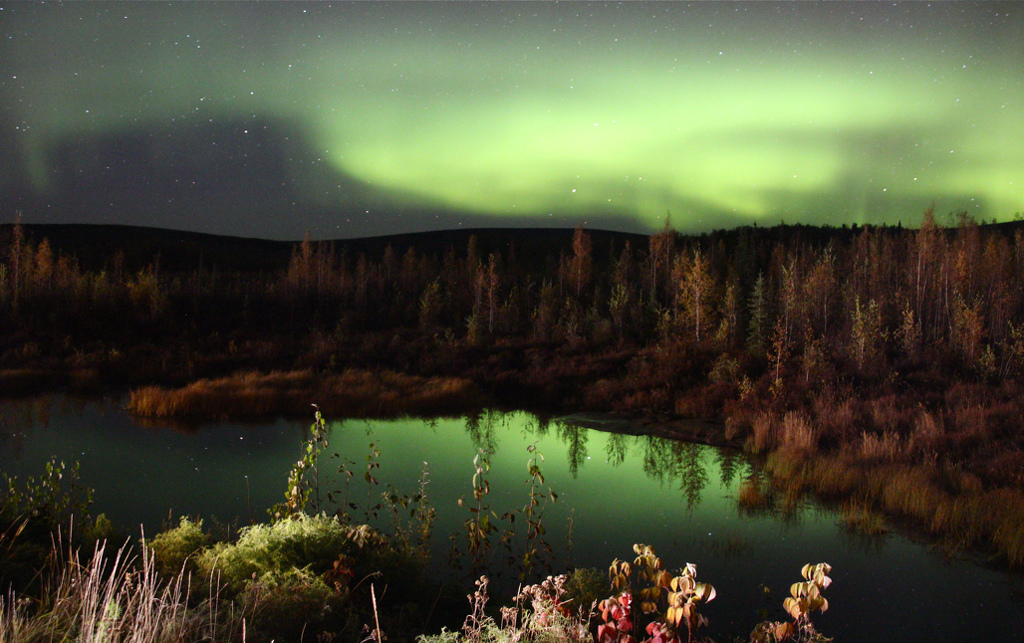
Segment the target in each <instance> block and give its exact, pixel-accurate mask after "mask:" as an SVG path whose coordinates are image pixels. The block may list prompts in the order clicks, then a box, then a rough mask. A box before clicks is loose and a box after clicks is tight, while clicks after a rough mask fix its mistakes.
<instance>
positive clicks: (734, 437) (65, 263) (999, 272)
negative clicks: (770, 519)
mask: <svg viewBox="0 0 1024 643" xmlns="http://www.w3.org/2000/svg"><path fill="white" fill-rule="evenodd" d="M89 239H92V241H88V240H89ZM100 240H102V243H101V241H100ZM0 329H2V332H0V337H2V340H0V341H2V345H0V380H2V383H3V387H2V390H4V391H5V392H6V394H7V395H12V394H18V393H28V392H34V391H42V390H50V389H61V390H72V391H79V392H98V391H114V392H116V391H125V390H127V389H132V391H133V393H132V402H131V408H132V410H133V412H136V413H138V414H140V415H150V416H167V417H175V416H176V417H183V418H187V417H190V416H191V417H193V418H195V417H203V416H205V417H210V416H229V415H235V414H243V415H245V414H249V415H251V414H253V413H260V414H267V415H274V414H289V415H299V416H301V415H302V414H304V413H306V412H307V409H308V402H309V401H311V400H308V399H305V398H303V400H302V403H300V404H297V405H296V398H295V397H294V396H292V397H289V396H287V395H284V394H283V393H282V390H283V388H285V387H287V388H290V389H294V390H297V391H298V395H299V396H303V395H307V394H308V395H315V396H316V400H315V401H318V403H320V404H321V405H322V406H323V407H324V408H325V411H326V412H327V413H328V414H330V415H331V416H333V417H343V416H346V415H350V414H374V413H385V414H386V413H388V412H389V409H386V408H381V407H380V406H379V405H378V406H377V407H375V409H374V408H369V407H365V406H360V404H359V401H358V400H354V399H353V398H352V393H351V391H352V390H355V389H357V388H359V387H364V388H366V390H368V391H371V392H372V391H378V392H379V391H380V390H382V389H383V388H388V387H390V389H389V390H391V391H392V396H393V397H392V399H396V400H397V399H402V398H408V397H409V396H410V395H411V393H409V390H411V389H422V390H427V389H429V390H428V391H427V393H425V395H427V396H430V395H434V393H436V392H437V391H441V393H440V394H439V395H440V397H439V399H440V401H438V402H437V403H436V404H430V403H425V404H423V405H421V406H412V407H396V408H394V409H390V411H391V412H423V411H424V410H426V411H430V412H445V411H452V412H454V411H457V410H459V409H463V408H466V407H467V406H471V405H482V404H487V405H498V406H506V407H525V408H530V409H537V410H546V411H551V412H568V411H600V412H612V413H620V414H624V415H629V416H633V417H639V418H642V419H645V420H646V421H648V422H650V423H651V424H652V426H653V425H655V424H656V425H658V426H660V427H661V429H659V430H660V431H661V432H663V433H668V434H671V433H672V429H671V420H672V419H673V418H676V417H683V416H689V417H705V418H716V419H720V420H722V422H721V423H720V424H718V425H716V426H717V428H712V429H709V430H708V432H707V433H705V434H702V435H697V436H693V435H680V436H679V437H690V438H697V439H702V440H705V441H709V442H717V443H728V444H735V445H738V446H739V445H742V446H745V447H746V448H748V449H749V450H752V451H760V452H765V453H771V454H772V455H771V456H769V461H768V464H769V469H770V470H772V471H773V473H774V475H776V476H778V478H779V479H780V480H783V481H785V482H786V484H788V485H789V488H790V489H792V490H793V493H798V492H799V491H801V490H805V489H811V490H814V491H817V492H818V493H819V494H822V495H824V496H834V497H836V498H850V497H852V496H856V497H857V498H858V502H862V503H866V505H867V506H869V507H870V508H872V509H881V510H883V511H885V512H887V513H890V514H897V515H906V516H909V517H911V518H912V519H914V520H915V521H917V522H918V524H921V525H923V526H924V527H925V528H927V529H931V530H934V531H936V532H939V533H944V534H947V535H948V536H949V537H950V538H953V539H954V540H956V541H957V543H958V544H974V543H976V542H978V541H981V542H992V543H995V544H996V546H997V547H998V548H999V549H1000V550H1001V551H1002V552H1003V553H1004V554H1006V555H1007V556H1008V557H1009V558H1010V559H1011V560H1012V561H1014V562H1016V563H1018V564H1019V563H1021V562H1024V538H1022V536H1021V534H1024V515H1017V514H1013V515H1012V516H1005V515H1002V514H999V515H996V514H995V513H993V510H992V509H991V507H994V506H1003V505H1005V504H1006V503H1007V501H1008V500H1013V501H1014V502H1016V501H1017V500H1020V499H1021V498H1020V491H1021V488H1022V487H1024V474H1022V471H1024V452H1022V450H1021V447H1022V446H1024V432H1022V430H1021V426H1020V417H1022V416H1024V403H1022V402H1021V400H1022V399H1024V397H1022V396H1021V395H1020V393H1021V391H1022V387H1021V386H1020V377H1021V375H1022V373H1024V227H1021V226H1019V225H1017V224H1016V223H1008V224H990V225H979V224H978V223H977V222H975V221H974V220H972V219H971V218H970V217H969V216H967V215H966V214H960V215H956V216H954V217H953V218H952V220H951V223H950V225H947V226H943V225H939V224H938V223H937V222H936V220H935V217H934V215H933V212H931V211H928V212H925V213H924V216H923V218H922V220H921V223H920V226H919V227H918V228H903V227H856V226H855V227H853V228H847V227H843V228H812V227H806V226H778V227H774V228H758V227H745V228H740V229H736V230H729V231H719V232H714V233H710V234H705V235H701V236H688V237H684V236H681V235H679V234H677V233H676V232H674V231H673V230H672V229H671V228H669V227H668V226H667V225H666V228H665V229H664V230H663V231H662V232H660V233H657V234H654V235H651V236H649V237H644V236H639V235H626V234H618V233H610V232H604V231H588V230H584V229H576V230H575V231H567V230H545V231H536V230H534V231H524V230H518V231H512V230H478V231H467V232H458V233H454V232H453V233H429V234H423V235H404V236H401V237H383V238H376V239H364V240H356V241H314V240H310V239H306V240H305V241H303V242H302V243H300V244H284V243H279V242H265V241H256V240H243V239H231V238H222V237H208V236H204V235H194V234H187V233H172V232H168V231H153V230H145V229H134V228H103V227H89V226H83V227H79V226H53V227H47V226H21V225H18V226H6V227H4V228H3V229H2V230H0ZM271 373H277V376H276V377H277V379H273V378H272V377H271ZM282 373H287V374H290V375H289V376H288V377H291V378H292V379H288V378H287V377H284V376H283V375H281V374H282ZM296 378H297V379H296ZM275 382H276V383H275ZM296 382H301V383H302V384H301V386H299V385H297V384H296ZM325 382H333V384H330V385H329V386H328V385H327V384H324V383H325ZM275 387H276V388H275ZM332 387H333V388H332ZM375 387H376V388H375ZM243 389H244V391H243ZM342 389H344V390H345V391H347V393H345V392H344V391H342ZM395 391H398V393H395ZM430 391H433V393H432V392H430ZM421 392H422V391H421ZM369 394H371V393H368V394H367V395H369ZM172 395H178V397H177V398H175V401H174V402H173V403H168V402H167V400H166V399H165V398H168V396H172ZM233 396H234V397H235V398H236V401H237V398H238V397H239V396H242V397H243V399H245V400H246V403H245V404H242V405H239V404H234V405H232V403H231V399H232V397H233ZM254 397H259V398H261V399H262V400H263V402H264V403H261V404H253V399H254ZM200 398H202V403H201V404H200V403H198V402H195V400H197V399H200ZM211 398H213V399H212V400H211ZM293 405H296V407H295V408H291V407H292V406H293ZM666 427H667V428H666ZM783 456H784V457H783ZM773 457H774V458H775V459H774V460H773V459H772V458H773ZM773 463H774V464H773ZM823 467H831V468H829V469H827V470H826V469H823ZM836 467H838V468H836ZM900 481H903V482H902V483H901V482H900ZM900 484H905V487H906V490H905V493H904V495H899V494H900V492H899V489H900V488H901V487H900ZM922 489H925V490H926V491H922ZM1007 494H1011V496H1012V497H1010V496H1008V495H1007ZM965 498H969V499H970V500H969V501H965V500H964V499H965ZM972 503H973V504H972ZM986 503H988V504H986ZM1017 505H1018V506H1024V502H1017ZM1007 521H1009V522H1007Z"/></svg>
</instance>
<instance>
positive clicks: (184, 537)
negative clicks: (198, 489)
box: [146, 516, 210, 576]
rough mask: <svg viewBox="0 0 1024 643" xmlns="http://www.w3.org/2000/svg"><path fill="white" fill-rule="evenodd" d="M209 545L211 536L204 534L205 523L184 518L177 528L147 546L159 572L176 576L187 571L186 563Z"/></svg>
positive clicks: (161, 535)
mask: <svg viewBox="0 0 1024 643" xmlns="http://www.w3.org/2000/svg"><path fill="white" fill-rule="evenodd" d="M209 544H210V536H209V535H207V534H206V533H204V532H203V521H202V520H197V521H195V522H193V521H192V520H190V519H189V518H187V517H185V516H182V517H181V521H180V522H179V523H178V526H177V527H175V528H173V529H168V530H167V531H165V532H163V533H160V534H157V535H156V536H155V537H154V538H153V539H152V540H150V541H149V542H148V543H146V546H147V547H148V548H149V551H150V552H151V553H152V554H153V559H154V561H155V564H156V568H157V570H158V571H159V572H160V573H161V574H164V575H165V576H174V575H175V574H179V573H181V572H182V571H183V570H184V569H185V563H186V561H188V560H189V559H190V558H191V557H192V556H194V555H195V554H197V553H199V552H200V550H201V549H203V548H204V547H206V546H208V545H209ZM193 567H194V565H193Z"/></svg>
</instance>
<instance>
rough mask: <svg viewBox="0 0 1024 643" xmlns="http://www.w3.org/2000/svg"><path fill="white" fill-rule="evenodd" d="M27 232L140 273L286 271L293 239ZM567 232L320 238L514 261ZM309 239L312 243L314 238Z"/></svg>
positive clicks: (85, 264) (87, 266)
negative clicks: (154, 268)
mask: <svg viewBox="0 0 1024 643" xmlns="http://www.w3.org/2000/svg"><path fill="white" fill-rule="evenodd" d="M12 227H13V226H12V225H10V224H6V225H0V243H5V242H6V240H7V239H9V238H10V231H11V229H12ZM22 227H23V229H24V231H25V236H26V238H27V239H29V240H31V241H32V242H33V243H39V242H41V241H42V240H43V239H48V240H49V242H50V246H51V247H52V248H53V249H54V251H55V252H59V253H62V254H65V255H71V256H74V257H77V258H78V261H79V265H80V266H81V268H82V269H83V270H87V271H88V270H102V269H104V268H106V267H108V266H109V265H110V264H111V262H112V260H113V257H114V256H115V254H116V253H117V252H118V251H120V252H122V253H123V254H124V267H125V269H127V270H138V269H141V268H143V267H145V266H147V265H149V264H151V263H154V262H155V261H158V262H159V265H160V269H161V270H167V271H172V272H173V271H187V270H195V269H197V268H198V267H199V266H200V265H201V266H203V267H204V268H205V269H217V270H223V271H232V272H234V271H241V272H265V271H276V270H283V269H285V268H287V266H288V261H289V259H290V257H291V253H292V250H293V249H294V248H295V247H296V246H297V245H298V243H299V242H295V241H270V240H266V239H248V238H244V237H230V236H220V235H213V234H205V233H199V232H184V231H180V230H167V229H162V228H147V227H138V226H123V225H96V224H23V226H22ZM573 232H574V231H573V230H572V229H559V228H479V229H470V230H446V231H435V232H419V233H408V234H396V235H386V236H379V237H367V238H363V239H342V240H326V241H327V242H328V243H333V244H334V246H335V248H336V249H337V251H338V252H342V251H344V252H346V253H347V254H348V256H349V257H356V256H358V255H359V254H360V253H365V254H366V256H367V258H368V259H373V260H375V261H376V260H379V259H380V257H381V256H383V254H384V252H385V250H386V249H387V247H388V246H391V248H392V251H393V252H395V254H396V255H397V256H398V257H399V258H400V257H401V256H402V255H404V254H405V253H406V252H407V251H408V249H409V248H410V247H412V248H415V250H416V253H417V254H419V255H427V256H434V257H442V256H443V255H444V253H446V252H447V251H448V250H449V249H452V250H454V252H455V253H456V255H459V256H465V254H466V251H467V247H468V245H469V239H470V237H472V236H474V235H475V236H476V237H477V248H478V252H479V253H480V256H481V257H482V258H484V259H486V258H487V256H489V255H490V253H492V252H501V254H502V256H505V257H507V256H508V254H509V252H510V251H513V249H514V252H515V254H516V256H517V257H518V258H519V259H520V260H526V261H534V262H540V263H543V262H547V261H549V260H551V259H556V260H557V257H558V255H559V253H560V252H562V251H566V252H571V248H572V236H573ZM587 232H588V233H589V234H590V236H591V240H592V243H593V256H594V258H595V259H596V260H597V261H599V262H600V261H604V260H605V259H606V258H607V257H609V256H610V255H609V253H610V252H612V251H614V252H615V253H618V252H620V251H621V249H622V248H623V247H624V245H625V243H626V241H629V242H630V243H631V244H632V245H633V247H634V248H641V247H643V248H646V246H647V237H646V236H645V235H641V234H631V233H625V232H609V231H605V230H587ZM314 241H315V240H314Z"/></svg>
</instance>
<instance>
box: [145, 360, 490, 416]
mask: <svg viewBox="0 0 1024 643" xmlns="http://www.w3.org/2000/svg"><path fill="white" fill-rule="evenodd" d="M309 400H319V401H320V405H321V407H322V408H323V409H324V411H325V412H327V413H328V414H330V415H334V416H339V417H349V418H360V417H376V418H382V417H396V416H401V415H450V414H459V413H464V412H466V411H468V410H472V409H476V408H480V407H481V406H483V405H484V404H485V403H486V402H487V398H486V396H484V395H483V394H482V393H481V392H480V390H479V388H478V387H476V386H475V385H474V384H473V383H472V382H471V381H469V380H467V379H463V378H456V377H418V376H413V375H404V374H401V373H395V372H393V371H375V372H371V371H365V370H354V369H349V370H346V371H344V372H342V373H339V374H316V373H314V372H312V371H310V370H303V371H288V372H271V373H268V374H263V373H258V372H252V371H250V372H244V373H237V374H235V375H232V376H230V377H223V378H218V379H201V380H198V381H196V382H193V383H191V384H188V385H187V386H184V387H181V388H176V389H168V388H163V387H159V386H145V387H141V388H137V389H134V390H132V391H131V393H130V396H129V400H128V410H129V411H130V412H131V413H133V414H134V415H136V416H138V417H143V418H172V419H197V418H202V419H206V420H209V419H211V418H263V417H274V416H281V415H284V416H288V415H292V414H294V413H296V412H297V411H298V410H300V409H303V408H305V407H308V401H309Z"/></svg>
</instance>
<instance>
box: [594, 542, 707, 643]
mask: <svg viewBox="0 0 1024 643" xmlns="http://www.w3.org/2000/svg"><path fill="white" fill-rule="evenodd" d="M633 551H634V552H635V553H636V558H635V559H633V563H632V565H631V564H630V563H628V562H626V561H619V560H615V561H613V562H612V564H611V567H610V569H609V570H608V577H609V580H610V581H611V584H612V588H613V590H618V589H623V590H625V591H623V592H621V593H620V594H619V595H618V596H612V597H610V598H608V599H606V600H604V601H601V603H600V605H599V609H600V615H601V619H602V620H603V621H604V623H602V624H601V625H599V626H598V628H597V640H598V643H635V641H636V638H635V637H634V632H635V630H636V625H637V623H636V622H635V621H634V619H633V617H632V610H633V603H634V599H636V600H638V601H639V606H640V611H641V613H642V614H643V615H645V616H646V617H647V618H648V619H649V621H648V623H647V625H646V627H645V628H644V631H645V632H646V633H647V635H648V638H645V639H643V641H644V642H645V643H647V642H649V643H679V641H680V640H681V639H680V637H679V632H680V630H681V627H682V626H684V625H685V626H686V640H687V641H688V642H691V641H693V633H694V631H695V630H697V629H698V628H700V627H703V626H706V625H707V624H708V620H707V618H706V617H705V616H704V615H703V614H699V613H698V612H697V606H698V604H699V603H700V602H702V601H703V602H705V603H707V602H709V601H712V600H714V598H715V596H716V592H715V588H714V587H713V586H711V585H710V584H708V583H699V582H697V580H696V576H697V566H696V565H694V564H693V563H687V564H686V567H685V568H684V569H682V570H681V571H680V573H679V575H678V576H673V575H672V574H671V573H669V572H667V571H665V569H664V565H663V563H662V562H661V559H660V558H659V557H658V556H657V555H656V554H655V553H654V548H653V547H651V546H649V545H642V544H636V545H633ZM634 571H635V572H636V576H637V580H639V581H642V582H643V583H644V585H645V586H643V587H641V588H640V589H638V590H637V591H636V593H635V594H634V593H633V591H632V589H631V577H632V576H633V572H634Z"/></svg>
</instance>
